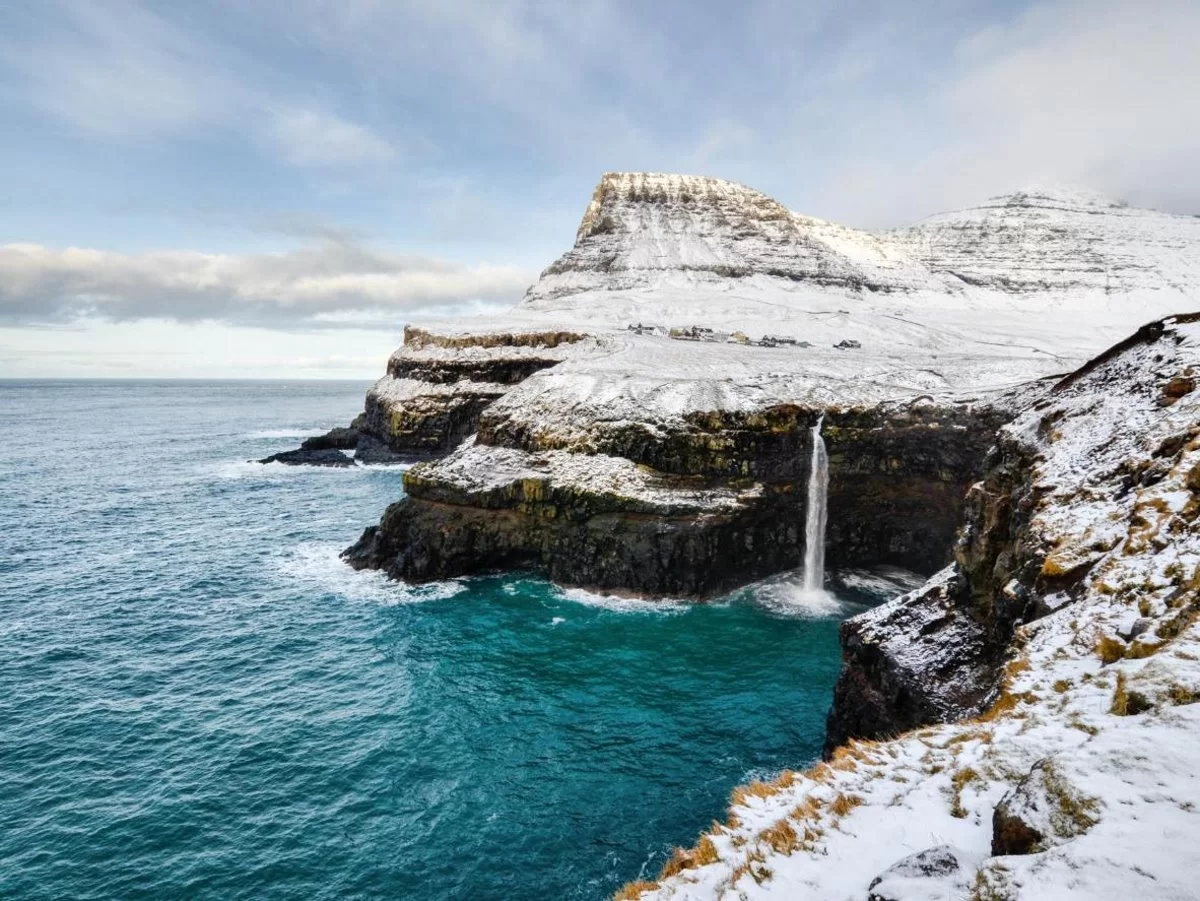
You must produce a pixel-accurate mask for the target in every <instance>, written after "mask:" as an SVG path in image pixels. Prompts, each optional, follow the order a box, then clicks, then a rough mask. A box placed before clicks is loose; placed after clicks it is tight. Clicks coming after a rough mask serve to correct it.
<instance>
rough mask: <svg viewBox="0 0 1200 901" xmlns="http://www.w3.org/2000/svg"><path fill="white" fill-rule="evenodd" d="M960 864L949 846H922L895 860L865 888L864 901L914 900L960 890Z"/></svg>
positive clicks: (963, 885) (963, 884)
mask: <svg viewBox="0 0 1200 901" xmlns="http://www.w3.org/2000/svg"><path fill="white" fill-rule="evenodd" d="M964 877H965V874H964V872H963V866H962V864H961V863H960V862H959V860H958V857H957V856H956V855H955V853H954V849H953V848H951V847H950V846H949V845H937V846H935V847H933V848H926V849H925V850H924V851H918V852H917V853H916V854H910V855H908V857H905V858H903V859H901V860H898V861H896V863H894V864H892V865H891V866H890V867H888V868H887V869H886V870H884V871H883V872H882V873H880V874H879V875H878V876H876V877H875V878H874V879H873V880H871V884H870V885H869V886H868V887H867V891H868V894H867V901H917V899H922V898H930V899H933V898H950V897H954V896H956V895H961V894H962V893H964V892H965V891H966V890H967V888H968V886H967V884H966V879H965V878H964Z"/></svg>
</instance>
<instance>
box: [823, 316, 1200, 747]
mask: <svg viewBox="0 0 1200 901" xmlns="http://www.w3.org/2000/svg"><path fill="white" fill-rule="evenodd" d="M1197 319H1200V316H1180V317H1173V318H1172V319H1169V320H1165V321H1163V322H1154V323H1151V324H1149V325H1147V326H1145V327H1144V328H1142V329H1140V330H1138V331H1137V332H1136V333H1135V334H1134V335H1133V336H1132V337H1130V338H1129V339H1127V340H1126V341H1122V342H1120V343H1119V344H1118V345H1116V346H1114V347H1113V348H1111V349H1110V350H1109V351H1107V352H1105V353H1104V354H1101V355H1100V356H1099V357H1097V358H1096V359H1095V360H1093V361H1091V362H1089V363H1088V364H1086V365H1085V366H1083V367H1082V368H1081V369H1079V370H1078V371H1076V372H1074V373H1072V374H1071V375H1069V376H1067V377H1066V378H1064V379H1062V380H1061V381H1060V382H1059V383H1058V384H1057V385H1056V386H1055V387H1054V388H1053V389H1052V390H1051V391H1050V393H1049V395H1048V396H1046V397H1045V398H1043V399H1041V400H1039V401H1037V402H1035V403H1034V404H1032V405H1031V407H1030V408H1029V409H1028V410H1027V411H1026V412H1025V413H1024V414H1022V416H1021V417H1020V418H1019V419H1017V420H1016V421H1015V422H1013V423H1012V424H1011V425H1009V426H1006V427H1003V428H1001V429H1000V430H999V432H998V434H997V443H996V447H995V449H994V450H993V451H992V452H991V454H990V456H989V459H988V467H987V472H986V474H985V476H984V478H983V479H982V480H981V481H980V482H979V483H978V484H976V485H974V486H973V487H972V488H971V489H970V491H969V493H968V494H967V499H966V504H965V514H964V522H963V526H962V529H961V531H960V533H959V535H958V538H957V541H956V542H955V546H954V557H955V559H954V563H953V565H952V566H951V567H950V568H949V569H947V570H946V571H945V572H943V573H941V574H940V575H939V576H938V578H937V579H936V580H934V581H933V582H932V583H931V584H930V585H928V586H926V587H925V588H923V589H920V590H918V591H916V592H913V593H911V594H909V595H906V596H904V597H901V598H898V599H897V600H896V601H894V602H892V603H890V604H887V605H885V606H883V607H880V608H877V609H875V610H872V611H869V612H868V613H866V614H863V615H860V616H858V617H855V618H854V619H851V620H848V621H847V622H845V623H843V625H842V645H843V658H844V667H843V672H842V674H841V676H840V678H839V680H838V683H837V686H836V688H835V691H834V704H833V707H832V709H831V711H830V714H829V721H828V727H827V743H826V751H827V753H828V752H831V751H832V750H833V749H835V748H837V747H839V746H840V745H842V744H844V743H845V742H846V741H847V740H848V739H851V738H879V737H884V736H888V735H895V734H899V733H901V732H904V731H906V730H908V729H911V728H913V727H916V726H920V725H923V724H926V723H933V722H947V721H952V720H956V719H961V718H964V717H968V716H972V715H976V714H979V713H982V712H983V711H984V710H985V709H986V708H987V707H988V706H989V705H990V704H992V703H993V702H995V700H996V698H997V697H998V695H999V693H1000V692H1001V691H1002V689H1003V674H1004V663H1005V661H1006V660H1007V659H1009V658H1011V656H1012V655H1013V653H1014V647H1015V646H1014V642H1015V641H1016V639H1017V637H1018V630H1019V627H1020V626H1022V625H1023V624H1026V623H1031V622H1034V621H1036V620H1038V619H1040V618H1041V617H1043V616H1045V615H1047V614H1049V613H1051V612H1053V611H1054V610H1057V609H1059V608H1061V607H1063V606H1064V605H1066V604H1069V603H1071V602H1073V601H1076V600H1078V599H1079V598H1080V597H1082V596H1083V595H1084V594H1086V593H1087V591H1088V590H1089V587H1090V585H1091V584H1092V583H1091V582H1090V580H1092V579H1094V578H1095V568H1096V566H1097V564H1098V563H1099V562H1100V561H1101V560H1102V559H1103V558H1104V557H1105V555H1106V554H1108V553H1109V552H1110V551H1111V550H1112V549H1113V547H1114V546H1115V545H1117V544H1118V543H1120V541H1121V540H1122V539H1123V538H1124V537H1125V536H1123V535H1122V534H1121V533H1119V532H1118V531H1117V530H1116V529H1114V527H1113V525H1112V524H1111V523H1107V524H1106V523H1103V522H1090V523H1087V526H1086V528H1083V529H1081V530H1080V533H1079V534H1077V535H1074V536H1071V538H1070V539H1068V537H1067V535H1065V534H1064V532H1063V528H1062V525H1061V523H1060V522H1057V521H1056V520H1057V519H1058V516H1059V515H1060V514H1059V513H1058V512H1057V511H1058V508H1057V507H1056V506H1055V505H1056V503H1057V504H1060V505H1061V504H1062V503H1063V498H1064V497H1070V498H1071V499H1076V498H1078V497H1080V496H1085V497H1086V496H1088V495H1089V494H1091V495H1096V496H1103V495H1104V494H1106V493H1107V494H1113V495H1116V496H1124V495H1128V494H1129V492H1130V491H1132V490H1135V489H1136V488H1138V487H1140V486H1148V485H1152V484H1154V483H1155V482H1156V481H1158V480H1161V479H1163V478H1165V476H1166V474H1167V473H1168V472H1169V471H1170V465H1171V464H1170V462H1169V461H1170V460H1172V459H1174V458H1178V456H1179V455H1180V454H1181V453H1182V451H1183V449H1184V448H1185V447H1188V446H1190V442H1193V441H1194V437H1195V434H1196V430H1195V429H1193V430H1191V431H1185V432H1183V433H1180V434H1173V433H1172V434H1169V435H1165V436H1163V438H1162V439H1161V440H1162V444H1160V445H1158V446H1157V447H1156V448H1155V449H1153V450H1140V451H1133V450H1132V449H1131V448H1129V446H1128V445H1129V443H1130V442H1129V440H1128V439H1129V438H1132V437H1133V435H1136V434H1137V433H1136V432H1133V433H1131V435H1129V436H1124V435H1122V436H1121V437H1122V438H1124V439H1125V440H1122V441H1117V440H1115V438H1114V439H1110V440H1108V441H1107V443H1105V442H1099V443H1097V444H1096V446H1095V447H1094V448H1091V449H1090V453H1091V454H1092V455H1093V456H1092V458H1091V459H1089V460H1088V464H1089V468H1090V469H1091V470H1092V472H1093V475H1091V476H1090V477H1088V478H1083V477H1081V475H1080V470H1081V469H1082V467H1081V466H1080V465H1079V464H1078V463H1076V464H1073V465H1072V466H1071V467H1070V468H1068V467H1067V466H1066V465H1063V466H1061V467H1060V468H1058V469H1055V467H1054V457H1055V456H1056V455H1058V456H1064V455H1066V454H1067V453H1069V452H1071V451H1072V449H1074V450H1075V452H1076V453H1079V446H1080V445H1083V446H1084V447H1085V448H1086V447H1088V444H1087V443H1088V442H1090V441H1094V433H1104V432H1109V431H1111V430H1112V429H1113V427H1114V423H1113V422H1111V421H1109V422H1105V423H1104V424H1103V425H1102V426H1097V427H1089V425H1088V421H1089V419H1090V418H1091V417H1103V416H1105V415H1106V414H1105V412H1104V408H1105V407H1106V406H1113V407H1116V408H1118V409H1120V410H1121V412H1120V413H1116V414H1114V415H1117V416H1120V417H1127V416H1128V415H1129V413H1128V411H1129V410H1132V409H1137V408H1138V407H1141V408H1143V410H1142V412H1143V416H1146V417H1149V416H1152V415H1153V413H1154V411H1155V410H1157V409H1161V408H1164V407H1169V406H1170V405H1171V403H1173V402H1174V392H1175V390H1176V389H1175V387H1174V386H1175V385H1177V384H1178V383H1179V380H1180V379H1189V378H1191V374H1192V371H1193V370H1192V364H1190V363H1189V362H1187V361H1188V360H1189V359H1190V352H1191V346H1190V339H1191V335H1190V329H1191V328H1192V326H1191V323H1193V322H1195V321H1196V320H1197ZM1184 348H1186V349H1184ZM1156 382H1161V384H1156ZM1180 396H1186V395H1180ZM1122 402H1124V406H1122ZM1073 431H1074V433H1075V434H1076V435H1077V436H1078V437H1076V438H1075V439H1074V441H1075V444H1074V445H1072V443H1071V441H1070V440H1069V438H1068V436H1070V435H1071V433H1072V432H1073ZM1122 451H1124V452H1125V453H1124V455H1122ZM1098 459H1109V460H1110V461H1111V462H1110V463H1109V466H1108V468H1107V469H1104V468H1103V467H1097V466H1096V461H1097V460H1098ZM1135 461H1138V462H1135ZM1097 469H1099V472H1096V470H1097ZM1162 512H1163V511H1159V516H1161V514H1162ZM1180 527H1181V528H1186V527H1187V526H1186V524H1185V523H1184V521H1182V520H1181V521H1180ZM1129 537H1130V539H1132V538H1133V537H1134V535H1133V533H1132V532H1131V533H1130V536H1129ZM1137 546H1138V544H1137V543H1136V542H1135V543H1134V544H1133V545H1130V547H1137ZM1134 628H1136V624H1134V627H1132V628H1131V629H1130V631H1129V633H1127V634H1130V635H1131V636H1132V634H1133V631H1134ZM1143 628H1144V627H1143Z"/></svg>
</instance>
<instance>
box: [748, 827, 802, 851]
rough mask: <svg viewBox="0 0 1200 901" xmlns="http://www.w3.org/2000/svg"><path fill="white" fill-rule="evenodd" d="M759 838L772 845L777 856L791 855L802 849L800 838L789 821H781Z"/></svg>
mask: <svg viewBox="0 0 1200 901" xmlns="http://www.w3.org/2000/svg"><path fill="white" fill-rule="evenodd" d="M758 838H759V840H760V841H764V842H766V843H767V844H768V845H770V846H771V850H772V851H774V852H775V853H776V854H791V853H792V852H793V851H795V850H796V849H797V848H798V847H800V836H799V835H797V834H796V830H795V829H793V828H792V824H791V823H789V822H788V821H787V820H780V821H779V822H778V823H776V824H775V825H774V826H771V827H770V828H768V829H764V830H763V831H762V832H760V833H759V834H758Z"/></svg>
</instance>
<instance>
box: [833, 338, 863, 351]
mask: <svg viewBox="0 0 1200 901" xmlns="http://www.w3.org/2000/svg"><path fill="white" fill-rule="evenodd" d="M833 346H834V347H836V348H837V349H838V350H858V349H859V348H860V347H862V344H861V343H859V342H858V341H855V340H854V339H853V338H845V339H843V340H841V341H839V342H838V343H837V344H835V345H833Z"/></svg>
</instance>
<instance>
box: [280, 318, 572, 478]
mask: <svg viewBox="0 0 1200 901" xmlns="http://www.w3.org/2000/svg"><path fill="white" fill-rule="evenodd" d="M587 341H588V339H587V336H586V335H584V334H582V333H579V332H570V331H563V330H555V329H551V330H537V329H534V330H526V331H512V332H498V333H493V332H489V333H485V334H434V333H431V332H429V331H427V330H424V329H419V328H412V327H409V328H406V329H405V331H404V344H403V346H401V348H400V349H399V350H397V351H396V353H394V354H393V355H392V357H391V359H390V360H389V361H388V366H387V373H386V374H385V375H384V377H383V378H381V379H380V380H379V381H378V382H376V383H375V385H373V386H372V387H371V389H370V390H369V391H368V392H367V396H366V402H365V410H364V412H362V413H361V414H359V416H358V417H357V418H356V419H355V420H354V422H353V423H352V424H351V426H350V427H348V428H335V429H333V430H331V431H330V432H328V433H327V434H325V435H318V436H314V437H312V438H308V439H306V440H305V441H304V443H303V444H302V445H301V446H300V448H299V449H298V450H295V451H286V452H284V453H279V454H273V455H272V456H270V457H266V458H265V459H263V460H260V461H259V462H261V463H273V462H277V463H286V464H291V465H316V466H342V465H347V466H348V465H352V462H351V461H349V460H348V459H345V457H344V455H340V454H335V453H333V451H335V450H354V452H355V453H354V459H355V460H357V461H358V462H362V463H411V462H414V461H417V460H422V459H429V458H430V457H436V456H440V455H443V454H446V453H449V452H450V451H451V450H452V449H453V448H454V447H456V446H457V445H458V444H460V443H461V442H462V440H463V439H464V438H466V437H467V436H468V435H471V434H473V433H474V432H475V431H476V429H477V428H478V425H479V417H480V415H481V414H482V413H483V411H484V410H486V409H487V408H488V406H489V405H491V404H492V403H493V402H494V401H495V400H497V399H498V398H500V397H503V396H504V395H505V394H506V393H507V392H508V391H509V390H510V389H511V388H512V387H513V386H514V385H517V384H519V383H520V382H522V381H524V380H525V379H527V378H529V376H531V375H533V374H534V373H536V372H539V371H541V370H543V369H547V368H549V367H551V366H556V365H558V363H560V362H561V361H562V359H563V357H564V355H565V353H566V351H567V349H568V348H569V347H570V346H571V345H578V344H581V343H587Z"/></svg>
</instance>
